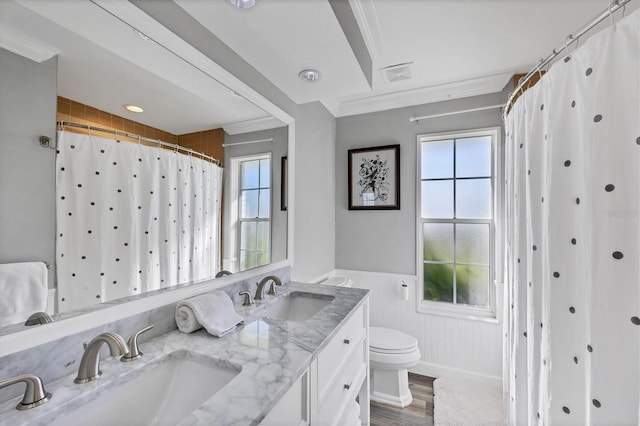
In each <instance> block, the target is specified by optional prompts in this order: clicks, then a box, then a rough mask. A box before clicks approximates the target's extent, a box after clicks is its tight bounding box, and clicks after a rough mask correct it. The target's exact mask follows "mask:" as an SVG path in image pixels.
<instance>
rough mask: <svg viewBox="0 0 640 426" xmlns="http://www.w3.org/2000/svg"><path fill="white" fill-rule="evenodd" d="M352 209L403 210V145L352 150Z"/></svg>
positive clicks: (350, 190)
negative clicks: (401, 159) (401, 197)
mask: <svg viewBox="0 0 640 426" xmlns="http://www.w3.org/2000/svg"><path fill="white" fill-rule="evenodd" d="M349 210H400V145H387V146H376V147H372V148H360V149H350V150H349Z"/></svg>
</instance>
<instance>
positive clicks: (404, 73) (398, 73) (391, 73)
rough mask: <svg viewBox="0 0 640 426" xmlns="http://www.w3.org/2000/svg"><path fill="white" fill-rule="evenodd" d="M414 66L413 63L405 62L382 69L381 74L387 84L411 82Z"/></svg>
mask: <svg viewBox="0 0 640 426" xmlns="http://www.w3.org/2000/svg"><path fill="white" fill-rule="evenodd" d="M412 64H413V62H405V63H403V64H395V65H389V66H388V67H384V68H380V72H381V73H382V76H383V77H384V79H385V80H386V81H387V83H393V82H394V81H401V80H409V79H410V78H411V65H412Z"/></svg>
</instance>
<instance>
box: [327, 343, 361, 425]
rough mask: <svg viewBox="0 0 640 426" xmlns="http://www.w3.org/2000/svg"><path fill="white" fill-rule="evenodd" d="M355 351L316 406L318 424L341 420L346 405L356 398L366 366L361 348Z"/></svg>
mask: <svg viewBox="0 0 640 426" xmlns="http://www.w3.org/2000/svg"><path fill="white" fill-rule="evenodd" d="M362 343H363V342H362V341H361V343H360V347H359V348H357V349H356V350H355V351H352V355H351V357H350V358H349V360H348V361H347V363H346V364H345V365H344V366H343V368H342V370H340V371H339V372H338V374H337V376H336V380H334V381H332V382H331V383H330V384H329V385H328V386H327V391H326V393H325V395H324V398H322V394H321V399H320V401H319V404H318V422H317V423H318V424H320V425H331V424H335V423H336V422H337V421H338V420H339V419H341V418H342V416H343V414H344V410H345V408H347V406H348V403H349V402H350V401H351V400H354V399H355V398H356V395H357V394H358V392H359V390H360V387H361V386H362V382H363V380H364V378H365V376H366V374H367V371H366V370H367V364H366V358H365V353H364V347H363V346H362Z"/></svg>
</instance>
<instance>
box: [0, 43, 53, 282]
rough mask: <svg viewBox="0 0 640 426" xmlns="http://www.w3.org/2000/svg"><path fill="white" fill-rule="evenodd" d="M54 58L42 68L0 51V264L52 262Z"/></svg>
mask: <svg viewBox="0 0 640 426" xmlns="http://www.w3.org/2000/svg"><path fill="white" fill-rule="evenodd" d="M57 68H58V64H57V58H52V59H50V60H48V61H46V62H43V63H37V62H33V61H31V60H29V59H26V58H23V57H21V56H18V55H15V54H13V53H11V52H8V51H6V50H4V49H0V263H11V262H24V261H44V262H47V263H49V264H50V265H52V268H51V269H50V270H49V287H53V284H54V276H55V274H54V268H53V265H54V259H55V209H54V206H55V192H56V189H55V172H54V168H55V151H54V150H52V149H48V148H42V147H41V146H40V144H39V142H38V138H39V137H40V136H41V135H45V136H49V137H50V138H51V142H52V144H55V140H56V124H55V123H56V78H57Z"/></svg>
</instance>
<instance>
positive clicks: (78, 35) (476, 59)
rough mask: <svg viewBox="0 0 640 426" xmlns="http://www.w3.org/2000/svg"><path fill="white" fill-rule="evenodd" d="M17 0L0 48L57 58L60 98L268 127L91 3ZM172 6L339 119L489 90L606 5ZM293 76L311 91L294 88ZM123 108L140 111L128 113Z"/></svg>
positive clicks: (289, 2)
mask: <svg viewBox="0 0 640 426" xmlns="http://www.w3.org/2000/svg"><path fill="white" fill-rule="evenodd" d="M112 1H117V0H112ZM163 1H166V0H163ZM340 2H342V3H340ZM17 3H19V4H17ZM17 3H14V2H9V1H6V0H2V1H0V46H2V47H5V48H8V49H9V50H13V51H20V52H23V54H24V52H25V51H33V50H35V51H39V52H41V53H42V52H44V53H42V54H44V56H46V54H47V53H50V54H56V53H57V54H58V55H59V56H58V63H59V77H58V93H59V94H60V95H61V96H64V97H68V98H71V99H74V100H77V101H79V102H83V103H86V104H89V105H92V106H94V107H96V108H100V109H103V110H106V111H109V112H112V113H114V114H117V115H121V116H126V117H127V118H131V119H134V120H136V121H141V122H143V123H145V124H148V125H151V126H154V127H158V128H161V129H163V130H166V131H169V132H171V133H174V134H183V133H188V132H192V131H199V130H205V129H210V128H215V127H225V126H228V127H229V128H231V126H232V125H233V124H237V123H244V122H247V123H248V122H259V121H261V120H266V119H267V117H268V114H267V113H265V112H264V111H263V110H262V109H260V108H259V107H257V106H256V105H254V104H253V103H251V102H248V101H247V100H245V99H243V98H242V97H240V96H238V95H237V94H235V92H234V91H233V90H231V89H229V88H228V87H226V86H225V85H224V84H219V83H218V82H216V81H215V80H214V79H212V78H211V77H212V76H211V73H209V72H207V71H206V70H203V68H201V67H194V66H193V65H190V64H188V63H187V62H185V61H184V60H182V59H180V58H179V57H177V56H176V55H175V53H174V52H173V51H171V50H169V49H167V48H165V47H163V46H162V45H160V44H158V43H156V42H154V41H153V40H145V39H144V38H143V37H141V36H140V34H137V33H136V32H135V31H134V30H133V29H132V27H131V23H130V22H129V24H126V23H124V22H123V21H122V20H121V19H118V18H117V17H115V16H114V14H113V11H111V13H110V12H108V11H107V10H105V8H103V7H101V6H100V3H104V2H101V0H97V1H96V2H88V1H84V2H80V1H77V0H49V1H42V0H18V1H17ZM120 3H124V4H125V6H127V7H129V8H131V7H133V6H132V5H131V4H129V3H126V2H120ZM175 3H176V4H177V5H178V6H179V7H181V8H182V9H183V10H184V11H186V12H187V13H188V14H190V15H191V16H192V17H193V18H195V19H196V20H197V21H198V22H199V23H200V24H201V25H203V26H204V27H205V28H206V29H208V30H209V31H210V32H211V34H213V35H214V36H215V37H217V38H218V39H219V40H221V41H222V42H224V43H225V44H226V45H227V46H229V47H230V48H231V49H232V50H234V51H235V52H236V53H237V54H238V55H239V56H240V57H242V58H243V59H244V61H246V62H247V63H249V64H250V65H251V66H253V67H254V68H255V69H256V70H258V71H259V72H260V73H261V74H262V75H264V76H265V77H266V78H267V79H268V80H270V81H271V82H272V83H273V84H274V85H275V86H277V87H278V88H279V89H280V90H281V91H282V92H284V93H285V94H286V95H287V96H288V97H289V98H291V99H292V100H293V101H294V102H296V103H299V104H302V103H306V102H313V101H320V102H322V103H323V104H324V105H325V107H326V108H327V109H328V110H329V111H331V112H332V113H333V114H334V115H335V116H345V115H352V114H358V113H364V112H371V111H377V110H383V109H388V108H394V107H401V106H407V105H415V104H421V103H428V102H435V101H440V100H444V99H452V98H459V97H465V96H472V95H478V94H484V93H494V92H499V91H501V90H502V89H503V88H504V87H505V85H506V84H507V83H508V82H509V80H510V79H511V77H512V76H513V74H514V73H523V72H527V71H528V70H530V69H531V68H532V67H533V66H534V65H535V63H536V62H537V61H538V60H539V59H540V58H542V57H546V56H548V55H549V54H550V53H551V51H552V49H553V48H554V47H558V46H560V45H562V43H563V41H564V40H565V38H566V37H567V36H568V35H569V34H570V33H571V32H574V31H576V30H577V29H578V28H580V27H581V26H582V25H584V24H585V23H586V22H588V21H589V20H590V19H591V18H593V17H594V16H596V15H597V14H598V13H599V12H601V11H602V10H604V9H606V8H607V7H608V6H609V4H610V0H562V1H558V0H332V1H329V0H304V1H302V0H256V3H257V4H256V6H255V7H254V8H252V9H248V10H239V9H236V8H234V7H233V6H232V5H231V4H230V2H229V1H226V0H211V1H205V0H175ZM336 3H337V4H336ZM638 3H639V2H637V1H632V2H631V4H630V6H627V8H628V9H631V8H637V7H638ZM112 4H113V3H112ZM347 4H348V6H349V8H348V9H347V13H346V14H345V12H344V6H346V5H347ZM341 7H342V11H341V10H340V8H341ZM147 18H148V17H147ZM590 34H591V33H590ZM176 37H177V36H176ZM12 45H13V48H12ZM15 45H18V47H16V46H15ZM363 58H364V59H363ZM398 64H407V65H408V68H404V69H400V70H399V71H397V72H396V75H397V76H398V77H400V79H399V80H398V81H389V78H388V74H387V73H385V72H384V71H383V70H381V69H383V68H385V67H393V66H394V65H398ZM305 68H315V69H317V70H319V71H320V73H321V78H320V80H319V81H316V82H314V83H309V82H305V81H303V80H301V79H300V78H298V73H299V72H300V71H301V70H303V69H305ZM406 77H409V78H406ZM125 103H138V104H140V105H141V106H143V107H144V108H145V113H143V114H141V115H136V116H132V113H128V112H126V111H125V110H124V109H123V108H122V105H123V104H125Z"/></svg>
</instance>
